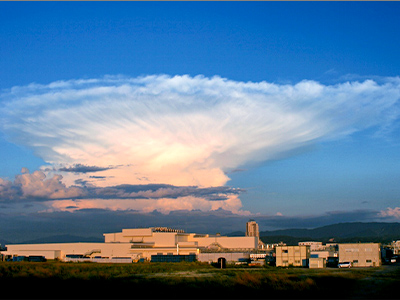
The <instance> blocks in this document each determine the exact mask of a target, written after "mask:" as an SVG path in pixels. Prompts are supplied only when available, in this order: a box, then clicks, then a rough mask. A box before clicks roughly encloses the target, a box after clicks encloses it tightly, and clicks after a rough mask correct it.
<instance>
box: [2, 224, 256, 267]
mask: <svg viewBox="0 0 400 300" xmlns="http://www.w3.org/2000/svg"><path fill="white" fill-rule="evenodd" d="M103 235H104V243H51V244H17V245H7V251H3V252H2V254H3V255H5V256H44V257H45V258H46V259H60V260H64V261H68V260H73V259H77V258H85V259H91V260H92V261H98V262H101V261H102V260H103V262H108V261H110V260H113V259H114V261H116V260H115V259H120V261H126V260H130V261H136V260H139V259H145V260H150V259H151V256H152V255H160V254H161V255H171V254H172V255H190V254H195V255H197V256H198V255H199V253H200V252H204V253H207V252H250V251H254V250H257V247H258V240H259V238H258V237H257V236H241V237H227V236H221V235H209V234H196V233H185V232H184V231H183V230H176V229H171V228H166V227H150V228H135V229H123V230H122V232H116V233H105V234H103ZM202 257H203V256H198V259H199V260H200V261H201V260H202ZM241 257H243V256H241ZM122 259H124V260H122ZM213 259H214V258H213ZM204 260H205V261H208V260H210V255H204Z"/></svg>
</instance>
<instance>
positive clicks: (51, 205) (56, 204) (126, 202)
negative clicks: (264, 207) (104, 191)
mask: <svg viewBox="0 0 400 300" xmlns="http://www.w3.org/2000/svg"><path fill="white" fill-rule="evenodd" d="M44 204H45V205H46V206H47V207H48V209H47V211H75V210H80V209H90V208H97V209H108V210H138V211H141V212H145V213H148V212H152V211H154V210H157V211H159V212H161V213H164V214H166V213H169V212H171V211H176V210H188V211H191V210H200V211H212V210H217V209H220V208H222V209H224V210H226V211H230V212H232V213H235V214H239V215H250V212H248V211H243V210H241V208H242V203H241V201H240V199H239V198H238V197H237V196H236V195H231V196H229V197H228V199H227V200H219V201H209V200H207V199H204V198H199V197H193V196H186V197H179V198H159V199H111V200H110V199H107V200H105V199H76V200H72V199H70V200H68V199H66V200H58V201H48V202H45V203H44Z"/></svg>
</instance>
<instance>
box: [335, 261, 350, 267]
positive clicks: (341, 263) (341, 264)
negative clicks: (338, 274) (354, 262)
mask: <svg viewBox="0 0 400 300" xmlns="http://www.w3.org/2000/svg"><path fill="white" fill-rule="evenodd" d="M338 268H351V262H349V261H345V262H340V263H339V264H338Z"/></svg>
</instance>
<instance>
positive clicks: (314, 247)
mask: <svg viewBox="0 0 400 300" xmlns="http://www.w3.org/2000/svg"><path fill="white" fill-rule="evenodd" d="M299 246H310V251H318V250H323V249H324V248H325V246H323V245H322V242H299Z"/></svg>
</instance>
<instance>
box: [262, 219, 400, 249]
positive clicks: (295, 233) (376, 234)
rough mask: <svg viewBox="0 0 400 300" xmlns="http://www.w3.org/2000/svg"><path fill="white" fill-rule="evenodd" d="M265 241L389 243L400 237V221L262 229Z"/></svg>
mask: <svg viewBox="0 0 400 300" xmlns="http://www.w3.org/2000/svg"><path fill="white" fill-rule="evenodd" d="M260 237H261V239H262V241H263V242H264V243H279V242H280V241H283V242H286V243H287V244H297V243H298V242H299V241H305V240H318V241H321V242H328V241H329V240H332V239H333V241H335V242H380V243H387V242H391V241H393V240H398V239H400V223H397V222H395V223H384V222H370V223H363V222H351V223H338V224H332V225H327V226H322V227H317V228H313V229H281V230H274V231H261V232H260Z"/></svg>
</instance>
